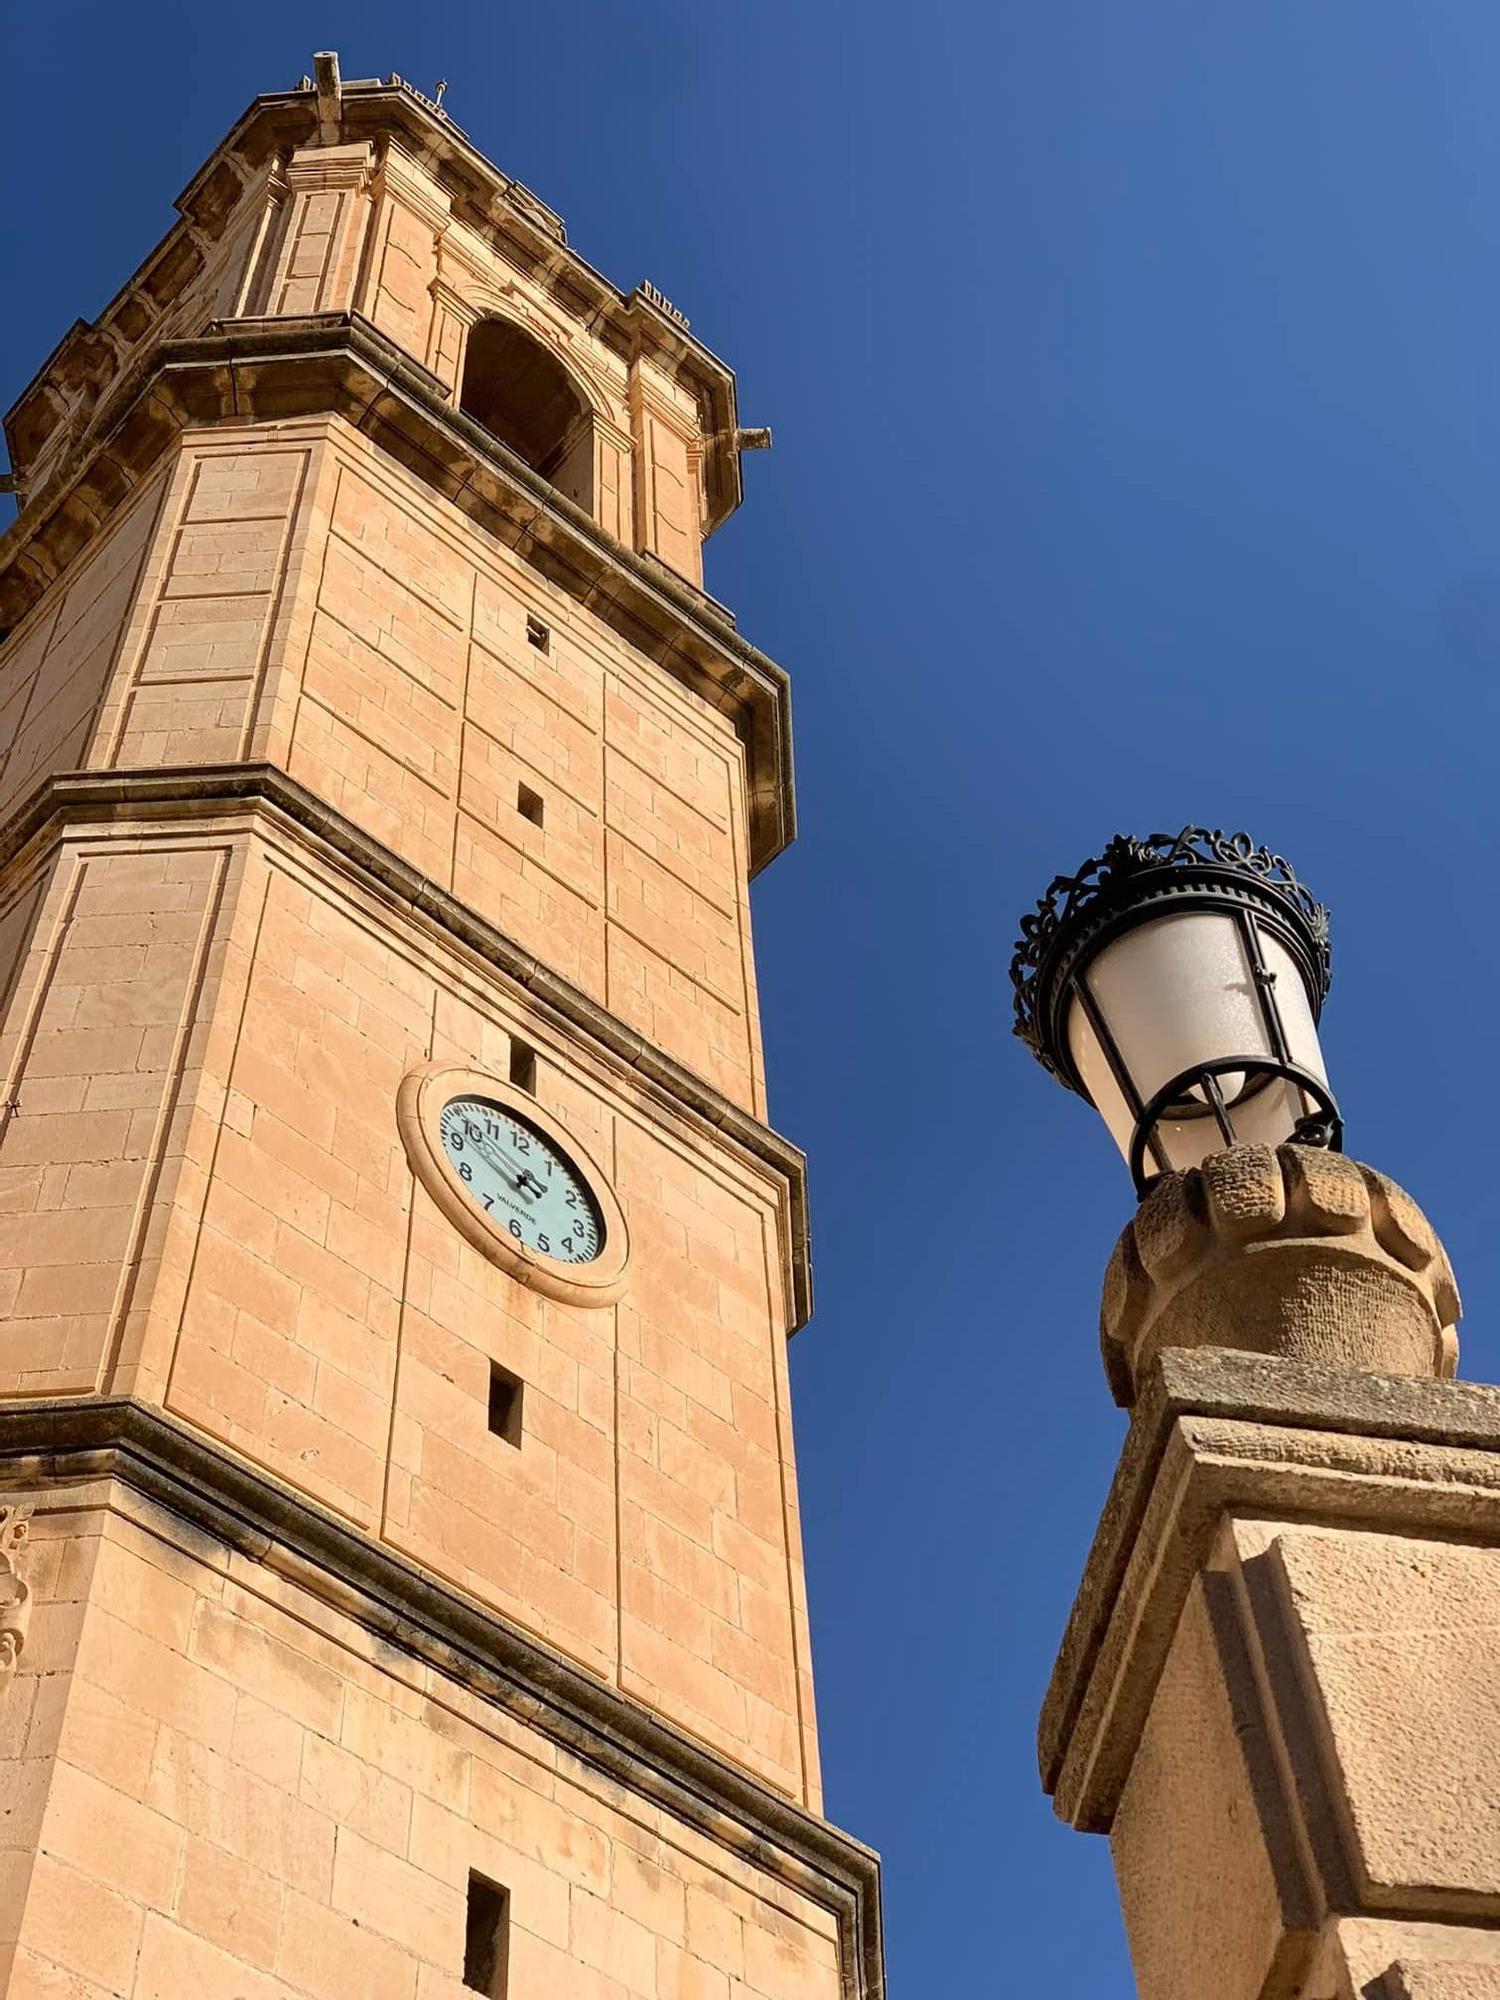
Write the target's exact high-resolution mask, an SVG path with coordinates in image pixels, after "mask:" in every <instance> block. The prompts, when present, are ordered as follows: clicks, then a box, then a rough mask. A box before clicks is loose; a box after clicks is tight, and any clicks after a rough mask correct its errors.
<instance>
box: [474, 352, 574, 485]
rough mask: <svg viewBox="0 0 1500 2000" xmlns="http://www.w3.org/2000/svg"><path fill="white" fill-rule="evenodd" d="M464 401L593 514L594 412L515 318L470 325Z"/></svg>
mask: <svg viewBox="0 0 1500 2000" xmlns="http://www.w3.org/2000/svg"><path fill="white" fill-rule="evenodd" d="M458 406H459V408H460V409H461V410H463V411H464V412H465V414H466V415H468V416H471V417H472V418H473V419H474V421H475V422H476V423H479V424H483V425H484V427H485V429H486V430H487V431H493V432H494V434H495V436H496V437H497V438H499V440H500V442H501V443H502V444H504V445H509V447H510V449H511V450H512V451H513V452H515V453H516V455H517V456H518V457H519V458H524V459H525V461H526V463H527V464H528V465H529V466H530V467H531V469H532V470H533V471H534V472H539V473H540V474H541V475H542V477H543V479H550V480H551V482H552V484H553V485H554V486H555V487H556V488H557V490H558V491H559V492H560V493H565V494H566V495H567V496H568V498H569V499H570V500H575V501H577V503H578V505H579V506H580V507H586V508H587V509H588V510H589V512H590V513H592V512H593V507H594V413H593V410H592V409H591V408H590V406H589V403H588V400H587V398H586V397H585V396H584V395H583V394H582V392H581V391H580V390H579V389H578V387H577V386H576V384H575V383H574V381H573V378H572V376H571V375H570V374H569V373H568V371H567V369H566V368H564V366H563V365H562V363H561V362H560V361H559V360H558V359H557V357H556V355H555V354H553V353H552V352H551V351H550V349H548V348H547V347H544V346H543V344H542V343H541V341H539V340H536V339H533V337H532V336H531V335H530V334H529V333H526V332H524V331H523V330H522V328H520V327H519V326H517V325H516V324H515V323H514V322H513V321H511V320H508V319H482V320H480V321H479V322H478V324H477V325H476V326H474V327H473V328H471V329H470V333H469V343H468V348H467V350H466V352H465V354H464V379H463V387H462V388H461V389H460V391H459V398H458Z"/></svg>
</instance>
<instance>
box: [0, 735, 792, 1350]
mask: <svg viewBox="0 0 1500 2000" xmlns="http://www.w3.org/2000/svg"><path fill="white" fill-rule="evenodd" d="M246 806H251V807H259V808H262V809H265V810H267V811H270V812H273V813H275V814H277V815H279V817H280V818H281V819H283V820H285V821H288V822H290V823H291V825H292V826H293V827H295V828H296V829H297V831H298V832H299V833H300V834H301V835H302V836H303V837H304V838H305V839H308V840H310V841H312V842H313V843H314V844H315V845H316V846H318V847H320V848H323V849H325V850H327V851H329V852H331V853H333V854H335V855H336V856H337V857H338V859H339V860H340V862H341V863H343V864H344V865H346V866H351V867H353V868H354V869H355V870H356V871H357V872H358V874H359V875H360V876H361V877H362V878H363V879H364V880H365V881H366V882H368V883H369V884H371V885H372V886H373V887H375V888H376V889H377V890H378V891H379V892H380V893H382V894H383V895H385V896H386V897H388V898H390V899H392V900H393V901H395V902H396V903H398V904H399V905H401V906H402V907H404V908H406V909H409V910H412V911H415V912H418V913H419V914H420V915H421V916H422V917H424V918H425V919H427V921H428V922H430V923H432V924H434V925H436V926H437V928H438V929H439V930H441V931H443V932H445V933H446V934H447V935H448V936H449V937H450V938H453V939H455V940H457V941H458V942H459V943H460V944H462V945H464V946H465V947H467V949H469V950H470V951H473V952H475V953H476V954H477V955H478V956H479V957H480V958H482V959H483V960H484V962H485V963H486V965H488V966H491V967H492V968H493V969H494V970H495V971H497V972H499V973H501V974H502V975H503V976H504V977H505V978H507V979H509V980H511V981H513V982H514V983H515V984H516V985H517V986H519V987H521V988H522V989H523V990H524V991H525V993H526V994H527V996H528V998H529V999H530V1000H531V1001H532V1002H533V1003H534V1004H535V1005H536V1006H538V1007H540V1008H542V1009H543V1010H544V1011H546V1012H548V1013H550V1014H552V1015H553V1016H554V1017H555V1018H556V1019H557V1020H558V1021H559V1022H560V1023H562V1024H563V1025H565V1026H566V1027H567V1028H570V1029H571V1030H572V1031H573V1032H574V1033H575V1034H580V1035H582V1036H584V1037H585V1038H586V1039H587V1040H588V1041H590V1042H591V1043H593V1044H594V1046H595V1047H596V1048H598V1049H601V1050H603V1051H604V1052H605V1053H606V1054H607V1055H608V1056H610V1057H612V1058H613V1059H614V1060H615V1061H616V1062H619V1063H622V1064H623V1065H625V1066H626V1067H627V1068H629V1069H630V1070H632V1071H633V1072H634V1073H635V1075H636V1076H637V1077H638V1078H641V1079H643V1080H644V1081H645V1082H646V1083H648V1084H650V1085H651V1086H652V1088H653V1089H654V1090H655V1091H657V1092H658V1093H659V1095H660V1096H661V1097H662V1099H663V1100H664V1101H665V1102H666V1103H667V1104H669V1105H670V1106H671V1108H672V1109H673V1110H674V1111H676V1112H678V1113H680V1114H684V1115H686V1116H688V1117H691V1118H697V1119H701V1120H702V1121H703V1122H704V1123H705V1124H707V1125H710V1126H712V1127H713V1128H714V1130H715V1131H718V1132H721V1133H722V1134H723V1135H724V1137H725V1138H726V1139H729V1140H731V1141H732V1142H733V1143H734V1144H735V1145H736V1146H738V1147H739V1148H740V1149H741V1150H742V1151H743V1152H744V1153H746V1154H748V1155H749V1157H750V1158H751V1159H753V1160H756V1161H757V1162H759V1164H760V1165H762V1166H764V1167H766V1168H768V1169H769V1170H770V1171H771V1172H772V1173H773V1174H774V1175H775V1176H776V1177H777V1179H779V1180H780V1181H781V1182H782V1183H783V1185H784V1186H785V1188H786V1191H787V1215H788V1223H789V1228H788V1236H789V1242H788V1245H787V1252H788V1256H789V1260H790V1271H789V1273H788V1276H789V1280H790V1291H791V1304H792V1331H794V1332H795V1331H796V1330H797V1329H798V1328H799V1327H802V1326H805V1325H806V1323H807V1321H808V1319H809V1318H810V1317H811V1314H812V1304H813V1299H812V1258H811V1249H810V1241H809V1234H808V1220H807V1160H806V1156H805V1155H804V1154H803V1153H802V1152H801V1151H800V1150H799V1148H797V1147H796V1146H794V1145H793V1144H792V1143H791V1141H790V1140H788V1139H783V1138H782V1137H781V1135H780V1133H778V1132H773V1131H772V1130H771V1128H770V1126H769V1125H765V1124H763V1123H762V1122H761V1120H760V1119H758V1118H755V1117H753V1116H752V1115H751V1114H750V1113H749V1112H748V1111H746V1110H744V1109H743V1108H742V1107H741V1106H740V1105H738V1104H736V1103H735V1102H734V1101H733V1100H732V1099H731V1098H728V1097H726V1096H725V1095H724V1094H723V1092H722V1091H719V1090H715V1088H714V1087H713V1085H712V1084H711V1083H708V1082H706V1081H705V1080H704V1079H703V1078H702V1077H700V1076H698V1075H696V1074H695V1073H694V1072H693V1071H692V1070H690V1069H688V1068H687V1067H686V1065H685V1064H683V1063H680V1062H678V1061H677V1060H676V1058H675V1057H673V1056H669V1055H668V1054H666V1052H665V1051H664V1050H662V1049H659V1048H658V1047H657V1046H656V1044H655V1043H654V1042H650V1041H648V1040H647V1039H646V1037H645V1036H644V1035H642V1034H641V1033H639V1031H638V1030H637V1029H635V1028H632V1027H631V1026H629V1024H628V1023H627V1022H625V1021H622V1020H621V1019H620V1017H619V1016H618V1015H617V1014H612V1013H611V1012H610V1011H609V1009H608V1008H606V1007H601V1006H600V1005H599V1003H598V1001H597V1000H593V999H590V997H589V995H588V994H587V993H585V992H583V990H582V989H581V988H580V987H577V986H574V985H573V984H572V983H571V981H569V980H567V979H564V978H563V977H562V975H561V974H560V973H557V972H554V971H552V970H551V968H550V967H548V966H546V965H544V964H543V963H542V961H541V960H540V959H539V958H535V957H533V955H532V954H531V953H530V952H529V951H526V950H524V949H523V948H522V947H521V946H520V945H518V944H517V943H516V942H515V941H514V939H512V938H509V937H507V936H506V934H505V932H504V931H502V930H499V929H497V927H496V926H495V925H494V924H492V923H490V922H489V921H488V919H487V918H485V917H482V916H480V914H479V913H478V911H477V910H475V909H473V908H472V907H471V906H470V905H469V904H468V903H465V902H464V901H463V900H462V899H461V898H460V897H458V896H454V895H452V894H451V893H450V892H449V891H448V890H446V889H443V888H440V887H439V886H438V884H437V883H436V882H434V881H433V880H432V879H431V877H430V876H427V875H424V874H423V873H422V872H421V870H420V869H418V868H414V867H413V866H412V865H411V863H410V862H409V861H404V860H403V859H402V858H401V856H400V855H399V854H397V853H396V852H395V851H394V850H393V849H391V848H389V847H387V846H386V845H385V844H384V842H382V841H379V840H376V839H375V837H374V836H373V835H372V834H369V833H366V832H365V831H364V830H363V829H362V828H361V827H358V826H356V825H355V823H354V822H353V820H351V819H346V818H345V816H344V815H343V814H342V813H341V812H338V811H337V810H336V809H335V808H334V807H333V806H331V805H329V804H328V803H327V802H326V801H325V800H323V799H320V798H319V797H318V796H317V794H316V793H315V792H312V791H310V790H309V789H308V788H307V786H306V785H303V784H301V783H299V782H298V780H297V779H295V778H291V777H288V776H287V774H286V772H284V771H282V770H280V769H279V768H278V767H277V766H276V765H274V764H216V765H197V766H192V767H189V768H183V769H178V770H147V771H75V772H68V773H65V774H63V775H61V776H57V777H51V778H47V779H44V780H43V782H42V783H41V784H40V785H39V786H38V787H37V788H36V790H35V791H33V792H31V793H29V794H28V795H27V797H26V798H25V799H24V800H23V801H22V803H21V804H20V806H19V807H18V808H17V809H16V811H15V812H14V813H12V814H11V816H10V817H9V818H8V819H7V820H6V821H5V822H4V823H3V824H0V870H3V869H5V868H8V867H9V866H10V865H11V863H12V862H14V861H15V860H16V859H17V857H18V856H19V855H21V854H22V853H23V852H24V850H26V849H27V848H29V847H31V846H33V844H34V843H38V842H40V841H42V840H44V839H45V838H47V837H48V835H49V834H51V833H52V832H54V831H55V830H57V829H59V828H60V827H62V826H65V825H68V824H70V823H71V824H78V823H83V824H98V823H100V822H106V823H108V822H118V821H122V820H146V819H149V820H158V821H159V820H171V819H179V818H180V819H187V820H191V821H192V822H194V823H195V824H201V823H202V822H203V821H204V819H205V818H207V817H210V816H212V815H215V814H222V813H232V812H236V811H242V810H243V809H244V808H245V807H246Z"/></svg>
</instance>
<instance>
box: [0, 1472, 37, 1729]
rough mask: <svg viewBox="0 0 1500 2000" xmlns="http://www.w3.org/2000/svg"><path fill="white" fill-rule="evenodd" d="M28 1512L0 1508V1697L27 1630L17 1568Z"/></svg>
mask: <svg viewBox="0 0 1500 2000" xmlns="http://www.w3.org/2000/svg"><path fill="white" fill-rule="evenodd" d="M31 1514H32V1509H31V1507H30V1506H29V1505H25V1506H19V1507H17V1506H0V1694H4V1692H5V1690H6V1688H7V1687H8V1686H9V1685H10V1683H11V1681H13V1680H14V1679H15V1674H16V1668H17V1667H18V1666H19V1665H20V1663H21V1654H22V1653H23V1652H24V1650H25V1647H26V1635H27V1633H28V1632H29V1631H30V1629H31V1588H30V1586H29V1584H27V1582H26V1580H25V1578H24V1577H23V1576H22V1575H21V1572H20V1569H19V1568H18V1567H17V1558H18V1554H19V1551H20V1550H21V1548H22V1547H23V1545H24V1543H25V1541H26V1536H27V1532H28V1528H29V1525H30V1519H31Z"/></svg>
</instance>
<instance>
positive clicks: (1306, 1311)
mask: <svg viewBox="0 0 1500 2000" xmlns="http://www.w3.org/2000/svg"><path fill="white" fill-rule="evenodd" d="M1459 1311H1460V1308H1459V1298H1458V1289H1457V1287H1456V1286H1455V1284H1454V1282H1453V1272H1452V1269H1451V1267H1450V1266H1449V1263H1448V1259H1447V1256H1446V1254H1445V1253H1444V1250H1443V1246H1442V1244H1441V1243H1439V1241H1438V1239H1437V1237H1436V1236H1435V1235H1434V1233H1433V1230H1432V1227H1431V1225H1430V1223H1429V1222H1428V1221H1427V1219H1426V1217H1425V1216H1424V1215H1423V1214H1422V1211H1421V1210H1420V1209H1419V1208H1418V1207H1417V1205H1416V1203H1415V1202H1414V1201H1413V1200H1412V1198H1411V1196H1410V1195H1408V1194H1406V1193H1405V1192H1404V1191H1403V1190H1402V1189H1401V1188H1399V1187H1397V1185H1396V1183H1395V1182H1394V1181H1392V1180H1388V1179H1387V1178H1386V1176H1385V1175H1384V1174H1380V1173H1376V1172H1375V1170H1374V1168H1372V1167H1364V1166H1360V1165H1359V1164H1358V1162H1356V1161H1354V1160H1351V1159H1348V1158H1346V1157H1345V1156H1344V1155H1343V1154H1342V1153H1332V1152H1328V1151H1325V1150H1323V1149H1322V1148H1320V1147H1315V1146H1294V1145H1285V1146H1278V1147H1275V1148H1272V1147H1270V1146H1235V1147H1233V1148H1231V1149H1230V1150H1229V1151H1228V1152H1224V1153H1216V1154H1214V1155H1213V1156H1212V1157H1211V1158H1209V1159H1207V1160H1205V1161H1204V1163H1203V1165H1202V1166H1201V1167H1195V1168H1192V1169H1191V1170H1189V1171H1187V1172H1185V1173H1174V1174H1163V1175H1162V1177H1161V1179H1160V1180H1158V1181H1157V1182H1156V1184H1155V1186H1154V1187H1153V1188H1152V1189H1151V1191H1150V1192H1149V1193H1148V1194H1147V1195H1146V1197H1145V1199H1144V1200H1143V1201H1142V1203H1141V1205H1140V1208H1139V1210H1138V1211H1137V1213H1136V1215H1135V1216H1134V1217H1133V1218H1132V1220H1131V1221H1130V1223H1129V1224H1128V1225H1127V1226H1126V1228H1125V1230H1124V1233H1123V1234H1122V1235H1121V1237H1120V1240H1119V1242H1118V1244H1117V1245H1116V1246H1115V1252H1114V1255H1113V1256H1112V1257H1111V1258H1110V1260H1109V1267H1108V1269H1107V1270H1106V1272H1105V1275H1104V1297H1103V1302H1102V1306H1101V1309H1100V1316H1099V1330H1100V1342H1101V1346H1102V1349H1103V1354H1104V1370H1105V1374H1106V1375H1107V1376H1108V1378H1109V1384H1110V1388H1111V1390H1112V1392H1113V1394H1114V1398H1115V1401H1116V1402H1117V1403H1120V1404H1122V1405H1124V1406H1126V1407H1127V1408H1128V1407H1129V1405H1130V1404H1131V1403H1132V1402H1133V1401H1134V1398H1135V1387H1136V1384H1137V1383H1138V1382H1139V1381H1140V1380H1141V1379H1142V1377H1143V1376H1144V1375H1145V1374H1146V1372H1147V1371H1148V1370H1149V1368H1150V1364H1151V1361H1152V1358H1153V1356H1154V1355H1155V1354H1156V1353H1157V1352H1158V1351H1159V1350H1160V1349H1162V1348H1169V1347H1200V1346H1201V1347H1235V1348H1244V1349H1247V1350H1249V1351H1250V1352H1253V1353H1261V1354H1279V1355H1285V1356H1287V1357H1288V1358H1291V1359H1294V1360H1300V1361H1309V1362H1313V1363H1315V1364H1317V1365H1320V1366H1325V1367H1332V1368H1352V1369H1370V1370H1374V1371H1375V1372H1377V1373H1383V1374H1401V1375H1408V1374H1410V1375H1442V1376H1448V1375H1452V1374H1453V1372H1454V1369H1455V1368H1456V1366H1457V1363H1458V1341H1457V1337H1456V1335H1455V1333H1454V1327H1455V1325H1456V1323H1457V1321H1458V1318H1459Z"/></svg>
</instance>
